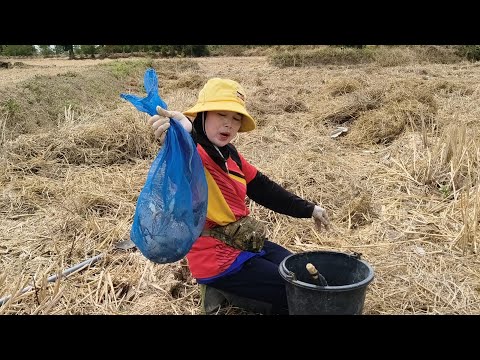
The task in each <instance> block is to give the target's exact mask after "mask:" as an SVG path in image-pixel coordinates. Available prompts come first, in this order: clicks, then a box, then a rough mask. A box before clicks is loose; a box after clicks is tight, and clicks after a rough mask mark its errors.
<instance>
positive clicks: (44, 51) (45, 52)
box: [38, 45, 53, 57]
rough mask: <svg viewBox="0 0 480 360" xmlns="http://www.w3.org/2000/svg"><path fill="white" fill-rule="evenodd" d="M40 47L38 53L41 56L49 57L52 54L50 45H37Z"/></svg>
mask: <svg viewBox="0 0 480 360" xmlns="http://www.w3.org/2000/svg"><path fill="white" fill-rule="evenodd" d="M38 47H39V49H40V55H42V56H43V57H49V56H52V55H53V50H52V48H51V47H50V45H38Z"/></svg>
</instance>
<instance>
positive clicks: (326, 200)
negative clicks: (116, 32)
mask: <svg viewBox="0 0 480 360" xmlns="http://www.w3.org/2000/svg"><path fill="white" fill-rule="evenodd" d="M9 61H11V60H9ZM15 61H19V62H21V63H22V64H21V65H18V66H14V67H12V68H9V69H0V188H1V190H2V193H1V196H0V298H1V299H2V301H1V303H0V314H169V315H171V314H178V315H198V314H200V313H201V312H200V306H199V302H200V294H199V288H198V285H197V284H196V283H195V281H194V280H193V279H192V277H191V274H190V273H189V271H188V267H187V264H186V262H185V261H183V260H182V261H179V262H177V263H173V264H166V265H160V264H154V263H152V262H150V261H148V260H147V259H146V258H144V257H143V256H142V255H141V254H140V252H139V251H134V250H127V251H123V250H119V249H115V248H114V245H115V244H116V243H117V242H119V241H122V240H126V239H128V238H129V231H130V226H131V221H132V217H133V213H134V210H135V204H136V199H137V197H138V194H139V192H140V190H141V188H142V186H143V183H144V181H145V177H146V174H147V171H148V169H149V166H150V164H151V163H152V161H153V159H154V158H155V155H156V154H157V152H158V150H159V144H158V143H157V142H156V141H155V140H154V138H153V134H152V133H151V132H150V130H149V128H148V127H147V125H146V116H145V115H144V114H141V113H139V112H138V111H137V110H136V109H134V108H133V107H132V106H131V104H129V103H126V102H124V101H123V100H122V99H120V96H119V95H120V93H122V92H130V93H134V94H137V95H143V94H144V89H143V73H144V71H145V69H146V68H147V67H148V66H153V67H154V68H155V69H156V70H157V73H158V75H159V82H160V94H161V96H162V97H163V99H164V100H165V101H166V102H167V104H168V105H169V108H170V109H176V110H185V109H187V108H188V107H189V106H191V105H193V104H194V102H195V100H196V96H197V94H198V91H199V90H200V88H201V87H202V86H203V84H204V83H205V81H206V80H207V79H208V78H210V77H214V76H218V77H227V78H232V79H234V80H237V81H239V82H240V83H241V84H242V85H243V86H244V88H245V90H246V92H247V107H248V109H249V110H250V112H251V113H252V115H253V116H254V117H255V118H256V119H257V123H258V127H257V129H255V130H254V131H253V132H250V133H242V134H239V136H238V137H237V138H236V139H235V140H234V142H235V145H236V146H237V148H238V149H239V150H240V152H242V153H243V154H244V156H245V157H246V158H247V159H248V160H250V162H252V163H253V164H254V165H255V166H257V167H258V169H260V170H261V171H262V172H263V173H265V174H267V175H268V176H269V177H270V178H271V179H273V180H275V181H276V182H278V183H279V184H281V185H283V186H284V187H286V188H287V189H288V190H290V191H292V192H294V193H296V194H298V195H300V196H302V197H305V198H307V199H309V200H311V201H315V202H318V203H320V204H322V206H323V207H325V208H326V209H327V210H328V212H329V215H330V219H331V222H332V228H331V229H330V231H328V232H318V231H317V230H316V229H315V227H314V223H313V221H312V220H311V219H295V218H291V217H288V216H285V215H280V214H276V213H274V212H272V211H270V210H268V209H265V208H263V207H261V206H260V205H258V204H255V203H253V202H249V206H250V209H251V211H252V215H253V216H254V217H257V218H259V219H262V220H264V221H265V222H267V223H268V226H269V238H270V239H271V240H272V241H274V242H277V243H279V244H281V245H283V246H286V247H287V248H289V249H290V250H292V251H294V252H301V251H314V250H334V251H341V252H346V253H353V252H356V253H360V254H361V258H362V259H364V260H365V261H367V262H368V263H369V264H370V265H371V266H372V267H373V269H374V271H375V278H374V280H373V281H372V282H371V283H370V285H369V286H368V289H367V293H366V299H365V306H364V311H363V313H364V314H366V315H369V314H376V315H380V314H389V315H400V314H480V310H479V309H480V304H479V303H480V258H479V246H480V241H479V234H478V230H477V228H478V220H479V213H480V187H479V174H480V171H479V162H480V150H479V148H478V144H479V141H478V139H479V129H480V123H479V119H480V106H479V105H478V104H479V103H480V85H479V84H480V67H479V66H478V64H476V63H470V62H460V63H455V64H434V63H418V64H408V65H404V66H380V65H379V64H376V63H371V64H364V65H355V66H352V65H341V66H339V65H324V66H304V67H276V66H274V65H272V64H271V63H270V62H269V61H268V58H267V57H263V56H258V57H216V58H195V59H168V60H161V59H155V60H145V59H122V60H107V59H106V60H66V59H20V60H15ZM339 126H342V127H346V128H347V129H348V131H347V132H346V133H344V134H342V135H341V136H338V137H331V136H330V135H331V134H332V132H333V131H334V130H335V129H336V128H337V127H339ZM99 255H100V256H99ZM96 256H99V259H98V261H96V262H94V263H92V264H90V266H87V267H84V268H80V269H77V270H76V271H73V272H72V273H71V274H69V276H68V277H62V276H60V275H61V273H62V272H63V271H64V270H65V269H69V268H72V267H74V266H75V265H77V264H80V263H82V262H84V261H85V260H88V259H92V258H94V257H96ZM52 276H53V277H55V278H56V280H55V281H49V279H50V280H51V279H52ZM27 287H28V288H27ZM22 289H27V290H28V291H22ZM244 313H245V312H244V311H242V310H241V309H236V308H233V307H227V308H225V309H222V311H221V312H220V314H224V315H230V314H232V315H238V314H244Z"/></svg>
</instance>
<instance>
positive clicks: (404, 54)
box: [373, 46, 416, 67]
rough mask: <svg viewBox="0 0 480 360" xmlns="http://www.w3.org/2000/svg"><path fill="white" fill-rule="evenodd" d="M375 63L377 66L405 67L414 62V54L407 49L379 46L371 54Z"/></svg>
mask: <svg viewBox="0 0 480 360" xmlns="http://www.w3.org/2000/svg"><path fill="white" fill-rule="evenodd" d="M373 58H374V59H375V63H376V64H378V65H379V66H384V67H391V66H405V65H409V64H413V63H415V61H416V57H415V53H414V52H413V51H412V50H410V49H409V48H408V47H404V46H401V47H397V46H395V47H394V46H379V47H377V48H376V49H375V51H374V53H373Z"/></svg>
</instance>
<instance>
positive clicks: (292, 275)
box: [283, 269, 297, 281]
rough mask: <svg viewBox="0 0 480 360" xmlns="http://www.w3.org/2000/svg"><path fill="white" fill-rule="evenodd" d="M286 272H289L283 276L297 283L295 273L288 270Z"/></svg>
mask: <svg viewBox="0 0 480 360" xmlns="http://www.w3.org/2000/svg"><path fill="white" fill-rule="evenodd" d="M286 270H287V271H286V272H285V274H283V276H284V277H285V278H287V279H288V280H291V281H296V280H297V277H296V276H295V273H294V272H293V271H290V270H288V269H286Z"/></svg>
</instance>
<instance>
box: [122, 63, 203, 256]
mask: <svg viewBox="0 0 480 360" xmlns="http://www.w3.org/2000/svg"><path fill="white" fill-rule="evenodd" d="M144 85H145V90H146V91H147V96H146V97H145V98H140V97H138V96H135V95H131V94H121V95H120V96H121V97H122V98H123V99H125V100H127V101H129V102H131V103H132V104H133V105H134V106H135V107H136V108H137V109H138V110H140V111H143V112H146V113H148V114H149V115H155V114H157V111H156V107H157V105H159V106H161V107H162V108H164V109H167V104H166V103H165V102H164V101H163V100H162V99H161V97H160V96H159V94H158V80H157V74H156V73H155V70H154V69H151V68H150V69H147V71H146V72H145V76H144ZM207 189H208V188H207V180H206V178H205V172H204V170H203V164H202V160H201V158H200V155H199V154H198V152H197V148H196V146H195V143H194V142H193V140H192V137H191V136H190V134H189V133H188V132H187V131H186V130H185V129H184V128H183V126H182V125H181V124H180V123H179V122H178V121H176V120H174V119H170V128H169V130H168V131H167V135H166V137H165V142H164V144H163V146H162V148H161V149H160V151H159V152H158V154H157V157H156V158H155V160H154V161H153V163H152V165H151V167H150V170H149V172H148V175H147V179H146V181H145V184H144V186H143V188H142V190H141V192H140V195H139V197H138V200H137V205H136V208H135V214H134V218H133V224H132V228H131V231H130V238H131V240H132V241H133V242H134V243H135V245H136V246H137V248H138V249H139V250H140V251H141V253H142V254H143V255H144V256H145V257H146V258H147V259H149V260H151V261H153V262H155V263H159V264H165V263H172V262H175V261H178V260H180V259H182V258H183V257H184V256H185V255H186V254H187V253H188V251H189V250H190V249H191V247H192V245H193V243H194V242H195V240H196V239H197V238H198V237H199V236H200V233H201V232H202V230H203V226H204V224H205V220H206V216H207V196H208V190H207Z"/></svg>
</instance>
